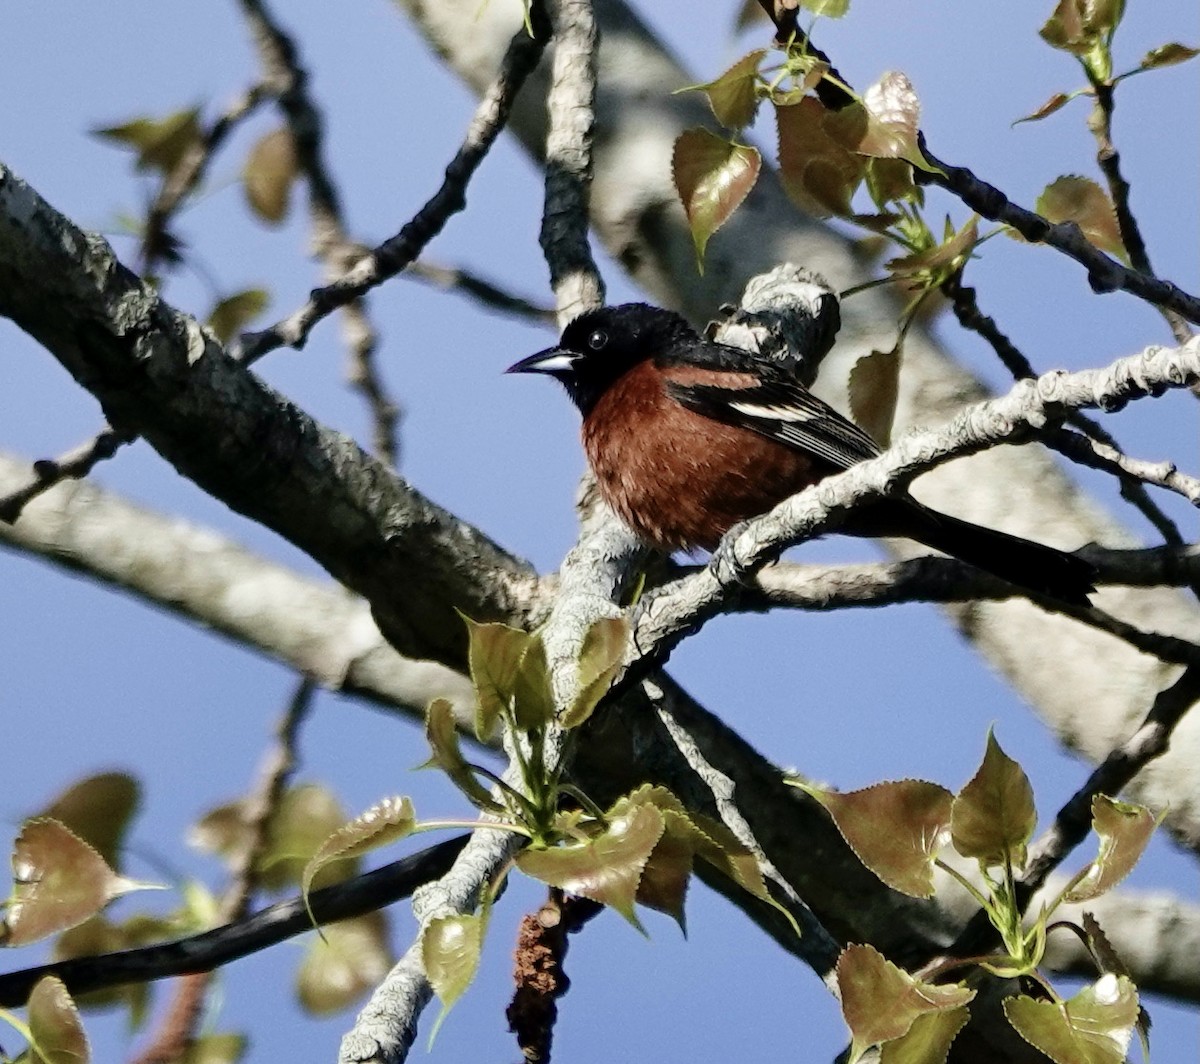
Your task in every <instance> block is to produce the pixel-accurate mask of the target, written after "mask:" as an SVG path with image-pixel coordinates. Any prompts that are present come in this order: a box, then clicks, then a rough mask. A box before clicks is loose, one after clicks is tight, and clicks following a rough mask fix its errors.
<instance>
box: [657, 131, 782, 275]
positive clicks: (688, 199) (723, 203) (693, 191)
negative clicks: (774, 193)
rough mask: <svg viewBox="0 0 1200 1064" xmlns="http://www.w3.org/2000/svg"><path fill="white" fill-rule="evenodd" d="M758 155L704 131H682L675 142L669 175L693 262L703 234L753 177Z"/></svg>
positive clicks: (723, 217) (720, 220)
mask: <svg viewBox="0 0 1200 1064" xmlns="http://www.w3.org/2000/svg"><path fill="white" fill-rule="evenodd" d="M761 167H762V157H761V156H760V155H759V153H758V152H757V151H756V150H755V149H754V148H750V147H747V146H746V145H744V144H735V143H732V142H731V141H727V140H725V139H724V138H722V137H718V136H717V135H716V134H715V133H710V132H708V130H706V129H687V130H684V131H683V132H682V133H681V134H679V137H678V138H677V139H676V141H675V150H674V152H673V153H672V156H671V174H672V176H673V178H674V181H675V190H676V191H677V192H678V193H679V199H680V202H681V203H682V204H683V210H684V213H685V214H686V215H687V220H688V227H689V228H690V229H691V233H692V242H693V243H694V244H695V246H696V258H697V261H698V262H703V260H704V249H705V248H706V247H707V246H708V241H709V238H710V237H711V236H712V235H713V233H715V232H716V231H717V230H718V229H719V228H720V227H721V226H722V225H724V224H725V222H726V221H727V220H728V219H729V217H730V215H732V214H733V212H734V211H735V210H737V208H738V206H739V205H740V204H741V202H742V200H744V199H745V198H746V196H747V195H748V194H749V192H750V190H751V189H752V188H753V187H754V183H755V181H757V180H758V172H759V170H760V169H761Z"/></svg>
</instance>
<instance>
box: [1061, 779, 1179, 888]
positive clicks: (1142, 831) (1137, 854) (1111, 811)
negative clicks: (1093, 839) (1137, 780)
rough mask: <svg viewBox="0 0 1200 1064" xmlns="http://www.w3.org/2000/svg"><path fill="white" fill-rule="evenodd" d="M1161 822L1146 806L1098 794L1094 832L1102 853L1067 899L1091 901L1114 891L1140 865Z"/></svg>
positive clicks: (1093, 800) (1094, 812)
mask: <svg viewBox="0 0 1200 1064" xmlns="http://www.w3.org/2000/svg"><path fill="white" fill-rule="evenodd" d="M1158 823H1159V818H1157V817H1155V815H1154V814H1153V813H1151V812H1150V810H1149V809H1147V808H1146V807H1145V806H1142V805H1134V804H1131V803H1129V802H1119V801H1117V800H1116V799H1115V798H1109V797H1107V796H1106V795H1103V794H1098V795H1096V796H1095V797H1094V798H1093V799H1092V828H1093V830H1094V831H1095V832H1096V834H1097V835H1099V836H1100V853H1099V855H1098V856H1097V857H1096V859H1095V860H1094V861H1093V862H1092V864H1091V865H1090V867H1089V868H1088V872H1087V875H1085V876H1084V877H1083V879H1081V880H1080V881H1079V882H1078V883H1077V884H1075V886H1074V887H1072V888H1071V890H1069V891H1068V892H1067V894H1066V896H1065V899H1064V900H1066V901H1069V902H1073V901H1090V900H1091V899H1092V898H1098V897H1099V896H1100V895H1101V894H1105V893H1107V892H1108V891H1110V890H1112V888H1113V887H1115V886H1116V885H1117V884H1118V883H1120V882H1121V880H1122V879H1124V878H1125V877H1126V876H1127V875H1129V873H1130V872H1131V871H1132V870H1133V866H1134V865H1135V864H1137V863H1138V860H1139V859H1140V858H1141V856H1142V853H1143V851H1144V850H1145V849H1146V846H1147V844H1148V843H1149V842H1150V836H1151V835H1153V834H1154V829H1155V828H1156V827H1158Z"/></svg>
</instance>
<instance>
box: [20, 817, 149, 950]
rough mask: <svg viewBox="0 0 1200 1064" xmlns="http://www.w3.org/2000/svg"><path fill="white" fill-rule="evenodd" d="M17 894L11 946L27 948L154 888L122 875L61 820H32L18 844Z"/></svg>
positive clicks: (42, 818)
mask: <svg viewBox="0 0 1200 1064" xmlns="http://www.w3.org/2000/svg"><path fill="white" fill-rule="evenodd" d="M12 869H13V894H12V898H11V899H10V900H9V906H8V911H7V913H6V915H5V920H4V934H3V935H2V936H0V939H2V941H3V944H4V945H6V946H24V945H26V944H28V943H30V942H36V941H37V940H38V939H40V938H45V937H46V936H47V935H52V934H54V933H55V932H58V931H65V930H66V929H67V928H69V927H75V926H76V925H78V924H81V923H83V921H84V920H86V919H88V918H89V917H90V916H93V915H95V914H96V913H97V912H99V911H100V910H101V909H102V908H103V907H104V906H105V905H106V904H108V902H110V901H112V900H113V898H117V897H120V896H121V895H122V894H127V893H129V892H130V891H133V890H141V889H146V888H147V887H149V884H143V883H137V882H134V881H133V880H131V879H126V878H125V877H124V876H119V875H117V874H116V873H115V872H114V871H113V870H112V869H111V868H109V867H108V865H107V864H105V862H104V858H103V857H101V856H100V855H99V854H98V853H97V852H96V851H95V850H94V849H92V847H91V846H89V845H88V844H87V843H86V842H84V841H83V839H81V838H80V837H79V836H78V835H76V834H75V833H74V832H72V831H69V830H68V829H67V828H65V827H64V826H63V825H62V824H60V823H59V822H58V821H57V820H50V819H48V818H46V817H41V818H39V819H36V820H27V821H26V822H25V824H24V825H23V826H22V828H21V834H20V835H18V836H17V841H16V842H15V843H14V845H13V856H12Z"/></svg>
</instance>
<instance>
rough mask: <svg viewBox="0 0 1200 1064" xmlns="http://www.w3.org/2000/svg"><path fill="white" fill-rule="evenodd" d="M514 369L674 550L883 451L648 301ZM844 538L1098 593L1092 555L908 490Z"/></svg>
mask: <svg viewBox="0 0 1200 1064" xmlns="http://www.w3.org/2000/svg"><path fill="white" fill-rule="evenodd" d="M506 372H508V373H544V374H547V375H549V376H551V377H555V378H556V379H558V380H559V381H561V382H562V383H563V385H565V387H566V389H567V393H568V394H569V395H570V397H571V399H572V400H573V401H574V403H575V405H576V406H577V407H578V408H579V412H580V413H581V414H582V415H583V445H584V449H585V451H586V452H587V458H588V462H589V464H590V465H591V468H592V472H593V474H595V477H596V483H597V484H598V486H599V488H600V492H601V494H602V495H603V496H604V499H605V501H606V502H607V503H608V504H609V506H611V507H612V509H613V510H614V511H616V513H617V514H618V515H619V516H620V517H621V518H622V519H623V520H624V521H625V523H626V524H627V525H629V526H630V527H631V528H632V529H633V530H634V531H635V532H636V533H637V534H638V535H639V536H640V537H641V538H642V539H644V540H645V541H647V542H648V543H650V544H653V545H654V546H657V547H660V548H662V549H663V550H667V551H673V550H684V551H692V550H695V549H696V548H703V549H705V550H709V551H711V550H714V549H715V548H716V546H717V544H718V543H719V542H720V539H721V537H722V536H723V535H724V534H725V532H727V531H728V530H729V529H730V528H732V527H733V526H734V525H735V524H737V523H738V522H740V521H744V520H746V519H748V518H751V517H754V516H756V515H758V514H762V513H765V512H766V511H767V510H769V509H771V508H772V507H773V506H774V505H775V504H776V503H779V502H781V501H782V500H784V499H786V498H787V497H788V496H789V495H794V494H795V493H796V492H798V491H801V490H802V489H804V488H806V487H808V486H809V485H811V484H815V483H816V482H817V481H819V480H821V479H822V478H824V477H827V476H829V475H831V474H833V473H837V472H841V471H842V470H845V469H849V468H850V467H851V466H853V465H855V464H857V463H859V462H862V461H865V460H866V459H868V458H874V457H875V456H876V455H878V454H879V453H880V452H879V448H878V446H876V444H875V442H874V440H872V439H871V437H870V436H868V435H867V434H866V433H865V432H863V430H862V429H860V428H859V427H858V426H857V425H855V424H854V423H853V422H851V421H848V420H847V419H846V418H844V417H843V416H842V415H841V414H839V413H838V412H837V411H836V410H834V409H833V407H831V406H829V405H828V404H827V403H825V402H823V401H822V400H820V399H818V398H817V397H816V396H815V395H813V394H812V392H810V391H809V390H808V389H807V388H805V387H804V386H803V385H802V384H800V383H799V381H798V380H797V379H796V377H795V375H794V374H793V373H792V372H791V371H790V370H789V369H788V368H787V367H784V366H781V365H780V364H778V363H775V362H770V361H767V360H765V359H764V358H762V357H761V356H759V355H757V354H755V353H753V352H750V351H746V350H743V349H741V348H736V347H729V346H726V345H724V344H719V343H714V342H712V341H709V340H705V339H703V338H702V337H701V336H700V335H699V334H698V333H697V332H696V331H695V330H694V329H693V328H692V327H691V326H690V325H689V324H688V323H687V321H686V320H685V319H684V318H682V317H681V316H680V315H678V314H676V313H674V312H673V311H669V310H663V309H661V308H659V307H652V306H648V305H647V304H644V303H627V304H623V305H621V306H614V307H603V308H601V309H599V310H591V311H587V312H586V313H584V314H581V315H580V316H579V317H577V318H576V319H575V320H574V321H572V322H571V323H570V324H569V325H568V326H567V327H566V329H565V330H564V331H563V334H562V339H561V340H560V341H559V343H558V344H557V346H555V347H551V348H548V349H547V350H545V351H539V352H538V353H537V354H535V355H530V356H529V357H528V358H525V359H522V360H521V361H520V362H517V363H516V364H515V365H513V366H510V367H509V368H508V370H507V371H506ZM841 531H842V532H845V533H848V534H850V535H862V536H906V537H908V538H909V539H915V540H917V541H919V542H921V543H924V544H925V545H926V546H929V547H933V548H935V549H936V550H940V551H944V552H945V553H946V554H950V555H953V556H954V557H956V558H960V559H961V560H962V561H965V562H969V563H970V564H971V565H974V566H977V567H978V568H980V569H983V570H985V571H987V572H989V573H992V574H993V575H995V576H998V577H1001V578H1002V579H1004V580H1007V581H1009V582H1011V583H1013V584H1016V585H1018V586H1020V587H1023V588H1026V589H1027V590H1029V591H1033V592H1036V593H1038V594H1041V595H1048V596H1050V597H1052V598H1055V599H1057V600H1059V601H1061V602H1064V603H1072V604H1076V605H1086V604H1087V601H1088V599H1087V596H1088V593H1089V592H1090V591H1093V590H1094V588H1093V587H1092V581H1093V579H1094V578H1095V570H1094V569H1093V567H1092V566H1091V564H1090V563H1088V562H1086V561H1084V560H1083V559H1082V558H1077V557H1075V556H1074V555H1071V554H1065V553H1063V552H1062V551H1059V550H1056V549H1054V548H1053V547H1047V546H1043V545H1042V544H1040V543H1032V542H1030V541H1029V540H1025V539H1019V538H1017V537H1016V536H1011V535H1008V534H1007V533H1005V532H997V531H994V530H992V529H989V528H982V527H980V526H979V525H973V524H970V523H968V522H966V521H961V520H959V519H958V518H956V517H949V516H947V515H945V514H941V513H938V512H937V511H935V510H931V509H929V508H928V507H925V506H922V505H921V504H920V503H918V502H917V501H916V500H915V499H913V498H911V497H908V496H905V497H902V498H887V499H880V500H878V501H876V502H872V503H869V504H867V505H866V506H863V507H861V508H860V509H858V510H856V511H855V513H854V514H853V516H852V517H851V519H850V521H849V522H848V523H847V524H846V525H845V526H843V527H842V529H841Z"/></svg>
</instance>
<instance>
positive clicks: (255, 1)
mask: <svg viewBox="0 0 1200 1064" xmlns="http://www.w3.org/2000/svg"><path fill="white" fill-rule="evenodd" d="M242 11H243V13H244V14H245V17H246V21H247V22H248V23H249V25H250V28H251V30H252V32H253V35H254V39H255V43H256V44H257V46H258V55H259V62H260V64H261V65H262V68H263V77H264V79H265V82H266V84H267V85H268V86H269V87H270V89H271V91H272V92H273V93H274V94H275V97H276V99H277V100H278V101H279V106H280V109H281V110H282V111H283V115H284V118H285V120H286V122H287V126H288V131H289V133H290V134H291V138H292V143H293V144H294V145H295V148H296V162H297V165H298V168H299V170H300V172H301V173H302V174H303V175H304V178H305V180H306V182H307V184H308V190H309V214H310V216H311V218H312V245H313V250H314V251H315V252H316V254H317V257H318V258H320V259H321V261H322V262H324V264H325V275H326V279H327V280H335V279H337V278H338V277H340V276H341V275H342V274H344V273H345V272H346V270H348V269H349V268H350V267H351V266H352V265H353V264H354V263H355V262H356V261H357V260H358V259H359V258H360V257H361V256H362V254H363V252H364V249H363V248H361V247H360V246H359V245H358V244H356V243H354V242H353V241H352V240H351V239H350V237H349V235H348V234H347V232H346V223H345V218H344V216H343V214H342V208H341V203H340V202H339V197H338V195H337V189H336V186H335V185H334V182H333V177H332V175H331V173H330V171H329V167H328V166H327V165H326V163H325V159H324V146H323V142H322V141H323V138H322V127H323V124H324V123H323V120H322V117H321V112H320V109H319V108H318V107H317V105H316V102H315V101H314V100H313V98H312V95H311V94H310V93H309V91H308V72H307V71H306V70H305V69H304V67H303V65H302V64H301V62H300V55H299V49H298V48H297V47H296V43H295V41H293V40H292V38H291V37H290V36H289V35H288V34H287V33H285V32H284V30H283V28H282V27H281V26H280V24H279V22H278V20H276V19H275V17H274V16H273V15H272V13H271V11H270V9H269V8H268V7H267V4H266V0H242ZM342 331H343V334H344V336H345V338H346V343H347V345H348V346H349V349H350V364H349V369H348V372H347V378H348V380H349V382H350V384H351V386H352V387H354V388H355V389H357V390H358V391H359V392H361V393H362V396H363V398H364V399H365V401H366V404H367V409H368V411H369V413H370V415H371V420H372V424H373V433H372V436H373V438H372V443H373V446H374V449H375V453H376V454H378V455H379V456H380V457H381V458H382V459H383V460H384V461H385V462H387V464H388V465H390V466H393V467H395V465H396V463H397V458H398V453H399V452H398V447H399V444H398V440H397V437H396V425H397V422H398V421H399V416H400V414H399V408H398V407H397V405H396V403H395V402H394V401H393V400H392V399H391V398H390V397H389V395H388V394H387V390H386V389H385V388H384V385H383V381H382V379H381V378H380V375H379V371H378V368H377V366H376V365H375V357H374V356H375V349H376V346H377V337H376V333H375V329H374V327H373V326H372V324H371V321H370V318H368V316H367V308H366V303H365V300H363V299H355V300H352V301H351V302H349V303H347V304H346V305H345V308H344V310H343V314H342Z"/></svg>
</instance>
